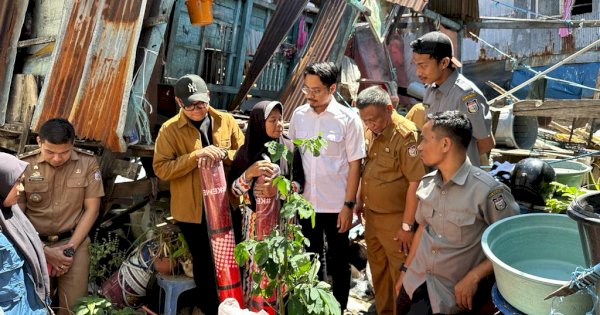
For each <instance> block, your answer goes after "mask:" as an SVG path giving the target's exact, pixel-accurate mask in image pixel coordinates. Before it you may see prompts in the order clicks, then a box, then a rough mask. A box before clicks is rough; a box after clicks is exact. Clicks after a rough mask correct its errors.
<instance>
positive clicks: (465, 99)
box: [462, 92, 477, 102]
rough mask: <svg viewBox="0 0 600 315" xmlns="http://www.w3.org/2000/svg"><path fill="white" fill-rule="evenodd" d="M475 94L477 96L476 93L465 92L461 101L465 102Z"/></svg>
mask: <svg viewBox="0 0 600 315" xmlns="http://www.w3.org/2000/svg"><path fill="white" fill-rule="evenodd" d="M475 96H477V93H475V92H471V93H468V94H465V95H464V96H463V97H462V100H463V102H466V101H467V100H468V99H471V98H474V97H475Z"/></svg>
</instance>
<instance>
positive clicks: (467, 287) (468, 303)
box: [454, 272, 481, 310]
mask: <svg viewBox="0 0 600 315" xmlns="http://www.w3.org/2000/svg"><path fill="white" fill-rule="evenodd" d="M479 280H481V279H480V278H479V277H478V276H477V275H475V274H474V273H473V272H468V273H467V274H466V275H465V277H464V278H462V279H460V281H458V283H457V284H456V285H455V286H454V295H455V296H456V304H457V305H458V307H460V308H462V309H464V310H472V309H473V297H474V296H475V293H476V292H477V285H478V284H479Z"/></svg>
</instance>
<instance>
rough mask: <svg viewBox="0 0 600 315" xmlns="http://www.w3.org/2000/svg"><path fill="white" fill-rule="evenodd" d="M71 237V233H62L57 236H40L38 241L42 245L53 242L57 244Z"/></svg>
mask: <svg viewBox="0 0 600 315" xmlns="http://www.w3.org/2000/svg"><path fill="white" fill-rule="evenodd" d="M72 235H73V231H66V232H62V233H60V234H58V235H40V239H41V240H42V242H44V243H54V242H58V241H60V240H64V239H66V238H69V237H71V236H72Z"/></svg>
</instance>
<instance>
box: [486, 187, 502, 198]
mask: <svg viewBox="0 0 600 315" xmlns="http://www.w3.org/2000/svg"><path fill="white" fill-rule="evenodd" d="M501 192H502V188H498V189H494V190H492V191H490V193H489V194H488V198H492V196H494V195H497V194H499V193H501Z"/></svg>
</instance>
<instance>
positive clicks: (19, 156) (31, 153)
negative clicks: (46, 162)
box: [17, 149, 42, 159]
mask: <svg viewBox="0 0 600 315" xmlns="http://www.w3.org/2000/svg"><path fill="white" fill-rule="evenodd" d="M41 151H42V150H40V149H35V150H33V151H29V152H25V153H21V154H19V155H17V158H19V159H24V158H26V157H30V156H33V155H36V154H39V153H40V152H41Z"/></svg>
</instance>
